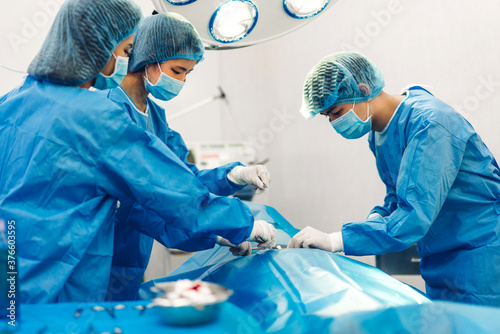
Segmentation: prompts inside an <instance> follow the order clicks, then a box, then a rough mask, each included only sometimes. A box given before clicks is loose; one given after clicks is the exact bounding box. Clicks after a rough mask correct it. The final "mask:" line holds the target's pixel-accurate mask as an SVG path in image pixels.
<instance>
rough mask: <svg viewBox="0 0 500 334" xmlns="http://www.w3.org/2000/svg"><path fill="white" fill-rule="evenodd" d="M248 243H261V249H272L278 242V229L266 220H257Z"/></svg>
mask: <svg viewBox="0 0 500 334" xmlns="http://www.w3.org/2000/svg"><path fill="white" fill-rule="evenodd" d="M248 241H257V242H259V247H264V248H272V247H274V245H275V241H276V229H275V228H274V226H273V225H271V224H269V223H268V222H266V221H264V220H256V221H254V223H253V230H252V233H251V234H250V238H248Z"/></svg>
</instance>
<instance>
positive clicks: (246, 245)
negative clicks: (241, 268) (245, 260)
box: [216, 236, 252, 256]
mask: <svg viewBox="0 0 500 334" xmlns="http://www.w3.org/2000/svg"><path fill="white" fill-rule="evenodd" d="M216 242H217V244H218V245H221V246H225V247H230V248H229V250H230V251H231V253H233V255H234V256H237V255H241V256H247V255H250V254H252V244H251V243H250V242H248V241H244V242H242V243H241V244H239V245H237V246H235V245H233V244H232V243H231V242H230V241H229V240H227V239H224V238H223V237H221V236H217V241H216Z"/></svg>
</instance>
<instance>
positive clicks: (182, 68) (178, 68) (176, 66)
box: [174, 65, 188, 72]
mask: <svg viewBox="0 0 500 334" xmlns="http://www.w3.org/2000/svg"><path fill="white" fill-rule="evenodd" d="M174 67H175V69H176V70H182V71H184V72H187V71H188V70H187V69H186V68H184V67H182V66H179V65H174Z"/></svg>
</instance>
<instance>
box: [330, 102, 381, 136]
mask: <svg viewBox="0 0 500 334" xmlns="http://www.w3.org/2000/svg"><path fill="white" fill-rule="evenodd" d="M354 105H355V104H353V105H352V109H351V110H349V112H347V113H346V114H344V115H342V116H340V117H339V118H337V119H336V120H333V121H331V122H330V124H331V125H332V126H333V128H334V129H335V131H337V133H339V134H340V135H341V136H342V137H344V138H346V139H358V138H361V137H363V136H364V135H366V134H367V133H368V132H370V130H371V129H372V117H371V116H369V115H370V104H369V103H367V109H366V121H364V122H363V121H362V120H361V119H360V118H359V117H358V115H356V113H355V112H354Z"/></svg>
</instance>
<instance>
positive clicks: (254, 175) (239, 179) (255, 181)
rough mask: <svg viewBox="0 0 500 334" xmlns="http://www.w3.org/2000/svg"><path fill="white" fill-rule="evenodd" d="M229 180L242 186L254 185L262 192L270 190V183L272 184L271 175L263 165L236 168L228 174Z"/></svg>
mask: <svg viewBox="0 0 500 334" xmlns="http://www.w3.org/2000/svg"><path fill="white" fill-rule="evenodd" d="M227 178H228V179H229V180H231V181H232V182H234V183H236V184H239V185H241V186H242V185H245V184H252V185H254V186H256V187H257V188H259V189H261V190H264V189H265V188H269V183H271V174H269V171H268V170H267V168H266V166H263V165H257V166H252V167H243V166H236V167H234V168H233V169H231V171H230V172H229V174H227Z"/></svg>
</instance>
